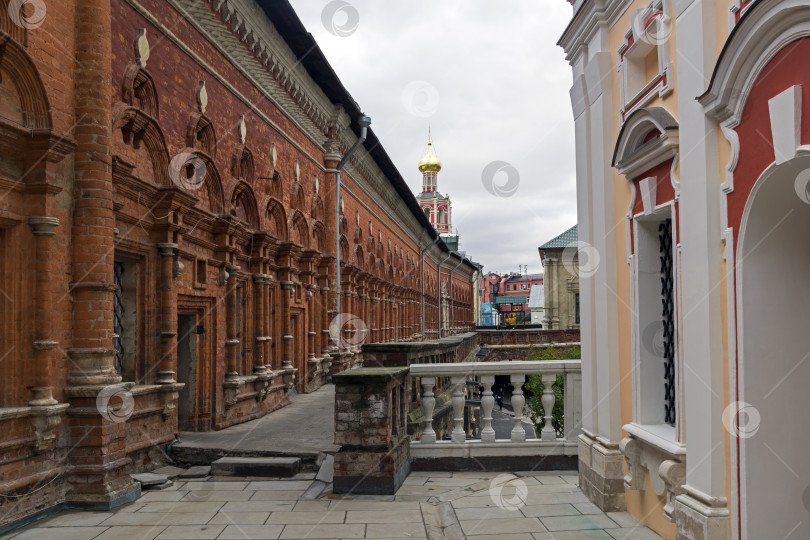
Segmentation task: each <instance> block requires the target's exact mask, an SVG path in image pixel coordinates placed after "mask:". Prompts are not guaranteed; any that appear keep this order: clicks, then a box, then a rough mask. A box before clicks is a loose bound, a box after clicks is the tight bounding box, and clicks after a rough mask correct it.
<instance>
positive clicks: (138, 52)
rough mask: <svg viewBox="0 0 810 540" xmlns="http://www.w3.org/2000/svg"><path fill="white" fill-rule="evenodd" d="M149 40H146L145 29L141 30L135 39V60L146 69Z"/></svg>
mask: <svg viewBox="0 0 810 540" xmlns="http://www.w3.org/2000/svg"><path fill="white" fill-rule="evenodd" d="M149 54H150V51H149V40H148V39H146V28H141V32H140V33H139V34H138V37H137V38H136V39H135V60H136V61H137V62H138V64H139V65H140V66H141V68H144V69H145V68H146V62H147V61H148V60H149Z"/></svg>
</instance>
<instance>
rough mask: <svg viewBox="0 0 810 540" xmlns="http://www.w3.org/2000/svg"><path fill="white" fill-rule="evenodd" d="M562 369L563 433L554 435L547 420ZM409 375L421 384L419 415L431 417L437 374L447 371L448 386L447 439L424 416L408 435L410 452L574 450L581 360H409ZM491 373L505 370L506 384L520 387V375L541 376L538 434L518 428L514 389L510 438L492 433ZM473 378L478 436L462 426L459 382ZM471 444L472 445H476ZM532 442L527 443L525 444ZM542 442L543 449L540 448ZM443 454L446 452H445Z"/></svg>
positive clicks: (519, 406)
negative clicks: (417, 436)
mask: <svg viewBox="0 0 810 540" xmlns="http://www.w3.org/2000/svg"><path fill="white" fill-rule="evenodd" d="M558 374H563V375H564V381H565V389H564V395H565V402H564V404H563V407H564V430H565V433H564V436H563V437H561V438H558V437H557V435H556V432H555V430H554V428H553V427H552V425H551V422H552V410H553V408H554V403H555V401H556V399H555V396H554V392H553V390H552V385H553V384H554V382H555V381H556V378H557V375H558ZM410 375H411V377H418V378H420V379H421V380H420V383H421V385H422V406H423V408H424V412H425V418H426V419H431V418H432V414H433V407H434V405H435V400H434V395H433V388H434V386H435V385H436V380H437V378H440V377H449V378H450V387H451V392H452V407H453V431H452V434H451V440H450V441H439V440H436V432H435V430H434V429H433V423H432V422H431V421H429V420H426V421H425V424H424V429H423V430H422V434H421V440H419V441H412V443H411V448H412V452H413V454H414V457H416V458H418V457H420V456H422V457H430V458H435V457H437V456H439V455H442V453H444V454H446V453H447V451H450V450H452V449H456V450H463V451H464V453H462V454H458V453H456V454H454V455H457V456H458V457H475V455H478V456H496V455H501V454H502V453H503V452H504V451H506V452H507V453H508V454H514V453H515V452H514V448H512V450H508V448H507V447H526V448H525V450H527V451H528V453H527V452H524V451H522V450H518V451H517V453H518V454H522V455H530V453H531V452H535V454H534V455H542V454H543V453H548V454H556V455H563V456H572V455H576V451H577V437H578V436H579V432H580V427H581V422H582V399H581V380H582V378H581V362H580V360H553V361H522V362H466V363H457V364H414V365H411V372H410ZM496 375H506V376H509V378H510V381H511V384H512V385H513V386H514V387H515V388H516V389H520V388H521V386H522V385H523V383H524V380H525V377H526V375H539V376H540V377H541V379H542V381H543V385H544V390H543V395H542V397H541V401H542V403H543V408H544V411H545V415H544V417H543V420H544V422H543V428H542V429H541V431H540V437H539V438H538V439H532V438H529V439H527V438H526V432H525V430H524V429H523V425H522V422H523V419H524V416H523V408H524V405H525V397H524V396H523V393H522V392H520V391H516V392H515V393H513V395H512V401H511V404H512V408H513V410H514V414H515V416H514V427H513V429H512V431H511V437H510V439H498V440H496V439H495V430H494V429H493V428H492V410H493V408H494V405H495V398H494V397H493V395H492V389H491V388H492V386H493V384H494V383H495V376H496ZM472 378H475V379H476V380H478V381H479V382H480V383H481V384H482V385H483V386H484V392H483V396H482V398H481V422H482V426H481V430H480V439H468V438H467V434H466V432H465V430H464V407H465V405H466V402H465V398H464V388H465V386H466V383H467V380H468V379H472ZM476 447H477V448H476ZM529 447H530V448H532V449H529ZM543 447H546V450H545V451H544V450H542V448H543ZM447 457H450V456H449V455H448V456H447Z"/></svg>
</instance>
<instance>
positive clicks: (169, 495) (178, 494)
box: [138, 491, 186, 503]
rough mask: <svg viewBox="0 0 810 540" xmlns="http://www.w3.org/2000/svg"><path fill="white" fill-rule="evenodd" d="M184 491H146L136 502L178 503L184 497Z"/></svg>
mask: <svg viewBox="0 0 810 540" xmlns="http://www.w3.org/2000/svg"><path fill="white" fill-rule="evenodd" d="M185 495H186V492H184V491H148V492H145V493H143V494H142V495H141V498H140V499H138V502H144V503H147V502H164V501H179V500H180V499H182V498H183V497H185Z"/></svg>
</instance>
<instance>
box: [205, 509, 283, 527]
mask: <svg viewBox="0 0 810 540" xmlns="http://www.w3.org/2000/svg"><path fill="white" fill-rule="evenodd" d="M269 517H270V512H219V513H217V514H215V515H214V517H213V518H211V521H209V522H208V523H207V525H263V524H264V522H265V521H267V518H269Z"/></svg>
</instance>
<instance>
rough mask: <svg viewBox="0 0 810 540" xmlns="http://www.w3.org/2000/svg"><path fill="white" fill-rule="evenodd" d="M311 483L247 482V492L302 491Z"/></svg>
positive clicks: (298, 481)
mask: <svg viewBox="0 0 810 540" xmlns="http://www.w3.org/2000/svg"><path fill="white" fill-rule="evenodd" d="M311 483H312V481H311V480H266V481H262V482H249V483H248V485H247V488H246V489H248V490H253V491H302V492H303V491H304V490H306V489H307V488H308V487H309V485H310V484H311Z"/></svg>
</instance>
